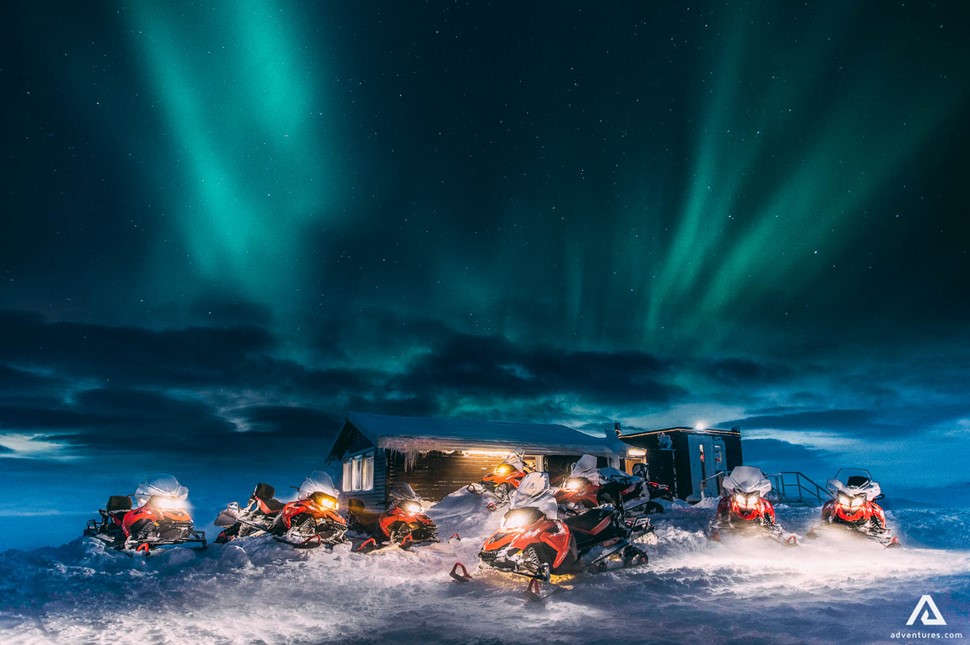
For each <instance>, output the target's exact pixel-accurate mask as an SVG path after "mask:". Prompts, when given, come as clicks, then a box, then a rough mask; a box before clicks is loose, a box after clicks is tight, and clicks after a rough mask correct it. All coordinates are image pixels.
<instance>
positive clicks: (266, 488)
mask: <svg viewBox="0 0 970 645" xmlns="http://www.w3.org/2000/svg"><path fill="white" fill-rule="evenodd" d="M275 494H276V489H275V488H273V487H272V486H270V485H269V484H264V483H263V482H260V483H258V484H256V490H254V491H253V497H257V498H259V499H261V500H263V501H264V502H269V500H271V499H273V495H275Z"/></svg>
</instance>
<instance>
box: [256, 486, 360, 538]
mask: <svg viewBox="0 0 970 645" xmlns="http://www.w3.org/2000/svg"><path fill="white" fill-rule="evenodd" d="M338 495H339V493H338V492H337V489H336V488H335V487H334V485H333V479H331V478H330V475H328V474H327V473H325V472H322V471H319V470H315V471H313V472H312V473H310V476H309V477H307V478H306V479H305V480H304V481H303V484H301V485H300V488H299V492H298V493H297V500H296V501H295V502H290V503H289V504H284V505H283V508H281V509H280V511H279V513H278V514H277V515H276V518H275V519H274V520H273V525H272V526H271V527H270V529H269V532H270V533H272V534H273V535H274V536H275V537H276V539H277V540H279V541H280V542H286V543H287V544H291V545H293V546H295V547H296V548H298V549H310V548H314V547H318V546H323V545H327V546H333V545H335V544H340V543H341V542H346V540H345V539H344V533H346V532H347V521H346V520H345V519H344V518H343V517H341V516H340V515H339V514H338V513H337V509H338V507H339V504H338V502H337V496H338Z"/></svg>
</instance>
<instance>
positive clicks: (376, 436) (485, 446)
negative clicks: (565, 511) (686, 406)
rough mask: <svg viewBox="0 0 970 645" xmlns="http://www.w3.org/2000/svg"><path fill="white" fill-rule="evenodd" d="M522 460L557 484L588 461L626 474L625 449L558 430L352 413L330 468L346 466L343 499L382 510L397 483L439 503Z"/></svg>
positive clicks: (612, 439) (603, 439)
mask: <svg viewBox="0 0 970 645" xmlns="http://www.w3.org/2000/svg"><path fill="white" fill-rule="evenodd" d="M512 452H517V453H519V454H521V455H522V456H523V457H524V458H525V460H526V462H527V463H529V464H530V465H531V466H532V467H533V468H534V469H536V470H542V471H546V472H548V473H550V479H551V480H552V481H553V482H555V481H556V480H557V478H561V477H562V476H563V475H564V474H566V473H568V472H569V467H570V465H571V464H572V463H573V462H575V461H576V460H578V459H579V458H580V457H581V456H582V455H584V454H590V455H595V456H596V457H597V458H598V460H599V462H600V465H601V466H613V467H616V468H619V467H621V465H622V464H621V460H622V458H623V457H624V456H625V455H626V446H624V444H622V443H621V442H620V441H618V440H617V439H616V438H615V437H613V436H609V437H594V436H592V435H589V434H586V433H583V432H579V431H578V430H574V429H572V428H569V427H566V426H563V425H555V424H537V423H504V422H495V421H472V420H464V419H435V418H422V417H399V416H385V415H379V414H365V413H359V412H353V413H351V414H349V415H348V416H347V419H346V420H345V421H344V425H343V427H342V429H341V431H340V433H339V434H338V435H337V438H336V439H335V441H334V444H333V448H332V449H331V451H330V454H329V456H328V458H327V460H328V462H331V463H335V462H340V463H341V465H342V469H341V475H342V476H341V478H340V488H341V491H342V493H343V495H344V496H346V497H348V498H356V499H360V500H362V501H363V502H364V504H365V505H366V507H368V508H370V509H374V510H383V509H384V508H385V507H386V505H387V503H388V493H389V491H390V490H391V487H392V486H393V485H394V484H395V483H396V482H406V483H408V484H410V485H411V487H412V488H414V491H415V492H416V493H417V494H419V495H420V496H421V497H422V498H424V499H426V500H428V501H437V500H440V499H442V498H443V497H445V496H447V495H449V494H451V493H453V492H455V491H456V490H458V489H460V488H462V487H463V486H467V485H468V484H472V483H477V482H480V481H481V479H482V476H483V475H485V474H486V473H488V472H491V471H492V470H493V469H494V468H495V466H497V465H498V464H499V463H501V462H502V460H503V459H505V457H507V456H508V455H509V454H510V453H512Z"/></svg>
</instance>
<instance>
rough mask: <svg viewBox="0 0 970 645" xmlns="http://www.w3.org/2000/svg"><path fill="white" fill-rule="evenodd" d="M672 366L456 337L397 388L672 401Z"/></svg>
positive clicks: (647, 358) (418, 363)
mask: <svg viewBox="0 0 970 645" xmlns="http://www.w3.org/2000/svg"><path fill="white" fill-rule="evenodd" d="M672 373H673V366H672V365H671V364H670V363H668V362H665V361H664V360H662V359H659V358H657V357H655V356H652V355H650V354H646V353H641V352H632V351H625V352H588V351H583V352H570V351H557V350H554V349H552V348H548V347H544V346H538V347H526V346H520V345H515V344H514V343H512V342H510V341H508V340H505V339H503V338H497V337H494V336H490V337H482V336H471V335H467V334H453V335H452V336H451V337H450V338H448V339H446V340H444V341H443V342H441V343H440V344H438V345H437V346H435V347H433V348H432V349H431V351H429V352H428V353H427V354H425V355H423V356H420V357H419V358H417V359H416V360H415V361H414V362H413V363H412V364H411V365H410V366H409V368H408V371H407V373H406V374H405V375H403V376H402V377H400V378H398V379H396V380H395V385H396V386H397V387H398V388H399V389H400V390H402V391H405V392H418V391H440V392H450V393H458V394H467V395H477V396H484V397H489V396H503V397H508V398H510V399H519V398H534V397H541V396H544V395H550V394H564V395H574V396H578V397H581V398H582V399H583V400H593V401H597V402H599V403H603V404H616V403H631V402H635V401H639V402H644V403H660V402H668V401H671V400H672V399H674V398H676V397H679V396H683V395H684V393H685V392H684V390H683V389H682V388H681V387H679V386H676V385H672V384H670V380H671V375H672Z"/></svg>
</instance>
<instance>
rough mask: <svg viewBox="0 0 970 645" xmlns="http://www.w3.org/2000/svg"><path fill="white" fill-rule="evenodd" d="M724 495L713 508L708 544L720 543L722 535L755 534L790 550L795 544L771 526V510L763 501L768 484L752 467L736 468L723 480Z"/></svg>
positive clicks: (790, 538) (769, 485) (765, 501)
mask: <svg viewBox="0 0 970 645" xmlns="http://www.w3.org/2000/svg"><path fill="white" fill-rule="evenodd" d="M722 487H723V489H724V492H725V493H726V494H725V495H724V496H723V497H722V498H721V501H720V502H719V503H718V505H717V512H716V513H715V515H714V518H713V519H712V520H711V523H710V526H709V533H710V536H711V539H712V540H720V539H721V534H722V533H723V532H734V533H741V532H748V531H752V530H754V531H757V532H760V533H763V534H765V535H768V536H769V537H771V538H773V539H775V540H777V541H779V542H781V543H783V544H788V545H791V546H795V545H796V544H797V543H798V540H797V538H796V537H795V536H794V535H788V536H786V535H785V534H784V532H783V531H782V528H781V526H779V525H778V524H777V523H775V508H774V506H772V505H771V502H769V501H768V500H767V498H766V496H767V495H768V493H770V492H771V482H770V481H768V478H767V477H766V476H765V474H764V473H763V472H762V471H761V469H760V468H755V467H754V466H737V467H735V468H734V470H732V471H731V474H730V475H728V476H727V477H725V478H724V482H723V484H722Z"/></svg>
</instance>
